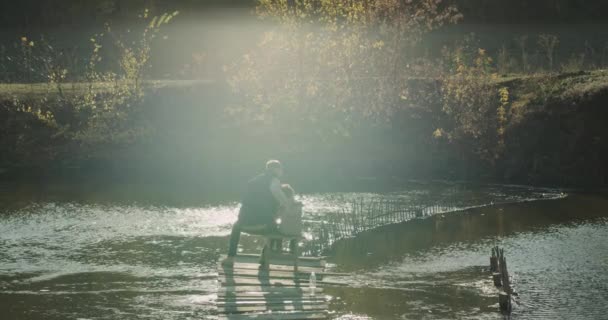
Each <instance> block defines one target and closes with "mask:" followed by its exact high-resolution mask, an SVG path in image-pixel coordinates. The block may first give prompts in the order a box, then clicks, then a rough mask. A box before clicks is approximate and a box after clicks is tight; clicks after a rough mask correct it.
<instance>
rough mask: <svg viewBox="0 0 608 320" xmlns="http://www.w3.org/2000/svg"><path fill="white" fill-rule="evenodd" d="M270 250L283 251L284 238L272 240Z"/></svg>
mask: <svg viewBox="0 0 608 320" xmlns="http://www.w3.org/2000/svg"><path fill="white" fill-rule="evenodd" d="M270 250H272V251H275V252H282V251H283V239H279V238H275V239H272V240H271V241H270Z"/></svg>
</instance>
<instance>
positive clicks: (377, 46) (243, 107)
mask: <svg viewBox="0 0 608 320" xmlns="http://www.w3.org/2000/svg"><path fill="white" fill-rule="evenodd" d="M257 13H258V15H259V16H260V17H261V18H263V19H266V20H269V21H272V22H274V23H275V28H274V29H273V30H270V31H268V32H266V33H265V34H264V36H263V37H262V39H261V41H260V43H259V45H258V46H257V47H256V48H254V49H253V50H251V52H249V53H248V54H246V55H244V56H243V58H242V60H241V61H239V62H237V63H236V64H234V65H233V66H231V67H230V68H228V70H227V72H228V76H229V81H230V84H231V85H232V87H233V89H234V91H235V92H236V93H237V94H239V96H240V97H241V99H240V102H239V103H237V104H235V105H234V106H233V107H232V108H230V114H232V115H234V116H236V117H238V118H239V119H240V120H242V121H243V122H245V123H258V124H264V125H266V126H268V125H271V124H272V125H275V127H276V128H278V127H281V128H282V130H283V132H285V130H287V131H292V132H293V131H294V130H297V128H303V129H305V130H307V131H310V130H313V131H315V132H316V133H317V134H318V135H319V136H321V137H322V138H328V137H330V136H332V135H338V136H344V135H348V134H349V131H350V129H351V128H352V126H353V125H356V124H361V123H362V122H368V123H382V122H386V121H388V120H389V119H390V117H391V115H392V114H394V112H395V111H396V110H398V109H399V108H403V107H404V106H406V105H407V101H406V100H407V89H408V88H407V80H408V79H409V77H410V76H411V75H413V71H412V70H411V68H410V66H408V63H409V62H411V61H412V60H411V58H410V57H409V55H408V53H410V52H411V51H412V48H414V47H415V45H416V44H417V43H418V42H419V41H420V39H421V36H422V35H423V34H424V33H426V32H429V31H431V30H433V29H435V28H437V27H439V26H441V25H443V24H445V23H450V22H455V21H456V20H457V19H459V17H460V16H459V14H458V13H457V11H456V9H455V8H454V7H452V6H446V5H444V4H443V2H442V0H417V1H400V0H365V1H350V0H336V1H329V0H294V1H286V0H260V1H259V3H258V7H257ZM293 121H297V122H298V124H299V125H298V126H293V125H292V124H293ZM285 124H287V126H285Z"/></svg>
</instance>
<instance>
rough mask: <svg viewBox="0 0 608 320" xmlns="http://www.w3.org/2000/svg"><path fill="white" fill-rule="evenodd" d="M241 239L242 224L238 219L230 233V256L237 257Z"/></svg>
mask: <svg viewBox="0 0 608 320" xmlns="http://www.w3.org/2000/svg"><path fill="white" fill-rule="evenodd" d="M240 239H241V225H240V223H239V222H238V221H237V222H236V223H235V224H234V226H233V227H232V233H231V234H230V245H229V246H228V257H235V256H236V252H237V250H238V247H239V241H240Z"/></svg>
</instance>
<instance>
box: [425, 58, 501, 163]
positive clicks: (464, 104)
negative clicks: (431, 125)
mask: <svg viewBox="0 0 608 320" xmlns="http://www.w3.org/2000/svg"><path fill="white" fill-rule="evenodd" d="M444 54H448V56H447V58H448V59H450V60H451V61H452V68H451V69H450V70H447V73H446V74H445V75H444V76H443V78H442V96H443V97H442V98H443V111H444V112H445V114H446V115H447V116H448V118H449V120H450V121H449V122H448V123H449V124H450V126H451V128H442V129H440V130H441V132H443V131H444V130H445V131H448V134H447V135H448V137H450V140H451V141H452V142H454V143H459V144H463V143H464V144H467V145H472V146H473V150H472V152H474V153H475V154H477V156H479V157H481V159H484V160H486V161H488V162H490V163H494V162H495V161H496V160H497V159H499V157H500V155H501V153H502V152H503V149H504V135H505V126H506V123H507V107H508V105H509V91H508V89H507V88H505V87H502V88H499V89H498V90H497V88H496V80H497V75H496V73H494V70H493V68H492V63H493V60H492V58H490V57H489V56H488V55H487V53H486V51H485V50H484V49H478V50H477V54H476V56H475V57H474V58H473V59H472V61H470V60H471V58H470V57H469V56H468V55H467V54H466V50H464V48H463V47H458V48H456V49H455V50H454V51H451V52H444ZM492 119H496V121H492ZM442 135H443V134H442ZM434 136H435V137H437V131H436V132H435V133H434Z"/></svg>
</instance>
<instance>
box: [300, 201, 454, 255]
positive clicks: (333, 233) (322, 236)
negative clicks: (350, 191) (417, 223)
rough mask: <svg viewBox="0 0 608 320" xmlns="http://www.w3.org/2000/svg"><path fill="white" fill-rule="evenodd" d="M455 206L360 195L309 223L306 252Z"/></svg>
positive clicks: (316, 251) (321, 252) (311, 252)
mask: <svg viewBox="0 0 608 320" xmlns="http://www.w3.org/2000/svg"><path fill="white" fill-rule="evenodd" d="M453 209H454V207H448V206H440V205H431V206H423V205H413V204H412V203H411V202H409V201H403V200H394V199H382V198H377V199H367V200H366V199H363V198H361V199H357V200H352V201H350V202H349V205H348V206H346V207H345V208H342V209H340V210H338V211H335V212H330V213H327V214H326V215H325V217H324V221H321V222H320V223H315V224H313V225H312V226H311V227H310V235H311V237H312V239H309V240H308V241H305V242H304V247H303V248H302V251H301V252H302V253H303V254H304V255H319V254H323V252H325V251H327V250H328V249H329V248H330V247H331V246H332V244H333V243H335V242H336V241H338V240H340V239H346V238H350V237H353V236H355V235H357V234H358V233H361V232H364V231H369V230H372V229H375V228H378V227H382V226H386V225H390V224H396V223H401V222H405V221H409V220H412V219H416V218H422V217H426V216H432V215H435V214H440V213H445V212H448V211H452V210H453Z"/></svg>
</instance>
